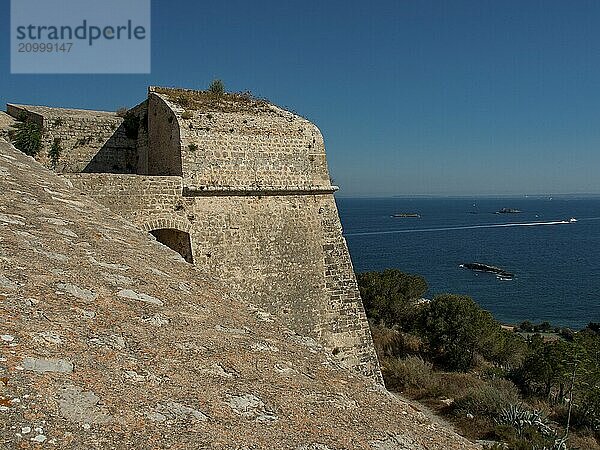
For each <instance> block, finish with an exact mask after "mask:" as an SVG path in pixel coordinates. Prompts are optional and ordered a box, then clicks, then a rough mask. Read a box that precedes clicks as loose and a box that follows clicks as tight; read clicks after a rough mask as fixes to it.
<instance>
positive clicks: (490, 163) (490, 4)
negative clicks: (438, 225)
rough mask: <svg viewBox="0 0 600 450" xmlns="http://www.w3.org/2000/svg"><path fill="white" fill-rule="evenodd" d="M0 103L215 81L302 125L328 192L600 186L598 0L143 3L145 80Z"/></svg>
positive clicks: (5, 38) (24, 85)
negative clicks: (308, 129)
mask: <svg viewBox="0 0 600 450" xmlns="http://www.w3.org/2000/svg"><path fill="white" fill-rule="evenodd" d="M1 5H2V6H1V8H2V10H1V11H0V27H1V29H3V30H5V32H4V33H1V34H0V36H1V37H0V40H2V42H0V45H2V46H3V48H4V50H3V51H2V52H1V53H0V102H2V103H3V104H4V103H6V102H7V101H12V102H19V103H32V104H46V105H55V106H70V107H79V108H90V109H106V110H116V109H117V108H118V107H120V106H133V105H135V104H137V103H138V102H139V101H141V100H142V99H143V98H144V96H145V94H146V86H148V85H169V86H182V87H189V88H205V87H206V86H207V85H208V84H209V83H210V81H211V80H212V79H214V78H221V79H223V80H224V82H225V84H226V87H227V89H228V90H232V91H245V90H250V91H252V92H253V93H255V94H256V95H258V96H263V97H267V98H269V99H270V100H271V101H273V102H274V103H277V104H279V105H282V106H285V107H288V108H290V109H292V110H295V111H297V112H299V113H301V114H302V115H304V116H305V117H307V118H309V119H310V120H312V121H313V122H315V123H316V124H317V125H318V126H319V128H320V129H321V131H322V132H323V135H324V137H325V142H326V147H327V153H328V159H329V164H330V170H331V172H332V176H333V178H334V179H335V181H336V183H337V184H339V185H340V186H341V188H342V191H341V192H340V195H344V196H354V195H361V196H362V195H378V196H381V195H413V194H435V195H472V194H525V193H530V194H532V193H600V176H599V175H598V171H599V168H600V151H599V150H600V126H599V125H600V123H599V119H600V115H599V111H600V26H599V24H600V2H598V1H595V0H577V1H572V0H564V1H555V0H539V1H533V0H531V1H530V0H519V1H513V0H496V1H489V0H472V1H466V0H464V1H463V0H454V1H443V0H437V1H433V0H418V1H417V0H395V1H374V2H365V1H360V2H359V1H353V0H346V1H337V0H329V1H323V0H321V1H312V0H306V1H304V2H282V1H281V0H279V1H270V0H269V1H260V0H255V1H252V2H249V1H226V2H198V1H183V0H179V1H177V2H167V1H158V0H156V1H153V2H152V73H151V74H150V75H11V74H10V61H9V56H8V48H9V45H10V44H9V35H8V29H9V2H8V1H7V0H2V4H1Z"/></svg>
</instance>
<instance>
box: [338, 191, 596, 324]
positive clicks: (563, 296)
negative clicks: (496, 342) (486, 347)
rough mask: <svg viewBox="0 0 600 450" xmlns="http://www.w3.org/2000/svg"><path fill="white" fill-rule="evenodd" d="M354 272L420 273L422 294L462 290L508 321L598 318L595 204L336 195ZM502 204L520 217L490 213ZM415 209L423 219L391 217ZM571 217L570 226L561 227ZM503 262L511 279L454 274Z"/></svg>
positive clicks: (566, 321) (578, 321) (590, 200)
mask: <svg viewBox="0 0 600 450" xmlns="http://www.w3.org/2000/svg"><path fill="white" fill-rule="evenodd" d="M337 203H338V208H339V212H340V217H341V220H342V225H343V228H344V236H345V237H346V240H347V243H348V247H349V249H350V254H351V257H352V261H353V264H354V268H355V270H356V271H357V272H365V271H372V270H383V269H386V268H398V269H400V270H402V271H404V272H408V273H415V274H420V275H423V276H424V277H425V278H426V279H427V282H428V284H429V292H428V293H427V295H426V297H428V298H431V297H433V296H434V295H436V294H438V293H444V292H449V293H455V294H466V295H469V296H471V297H472V298H474V299H475V300H476V301H477V302H478V303H479V304H480V305H481V306H482V307H483V308H484V309H487V310H488V311H490V312H492V313H493V314H494V316H495V317H496V319H498V320H500V321H502V322H505V323H520V322H522V321H524V320H529V321H532V322H536V323H537V322H541V321H549V322H550V323H552V324H553V325H560V326H567V327H571V328H575V329H579V328H582V327H584V326H585V325H586V324H587V323H589V322H600V199H598V198H586V199H576V198H551V197H546V198H534V199H532V198H517V199H515V198H502V199H499V198H489V199H483V198H476V199H469V198H380V199H373V198H369V199H364V198H361V199H359V198H338V199H337ZM501 208H513V209H518V210H521V211H522V212H521V213H519V214H495V212H496V211H498V210H500V209H501ZM395 213H418V214H420V216H421V217H420V218H393V217H391V215H392V214H395ZM570 218H576V219H577V222H575V223H563V222H565V221H568V220H569V219H570ZM467 262H480V263H484V264H490V265H494V266H499V267H501V268H503V269H505V270H507V271H508V272H511V273H514V274H515V278H514V279H513V280H512V281H502V280H499V279H497V278H496V277H495V276H494V275H492V274H487V273H482V272H473V271H470V270H468V269H463V268H460V267H459V265H460V264H462V263H467Z"/></svg>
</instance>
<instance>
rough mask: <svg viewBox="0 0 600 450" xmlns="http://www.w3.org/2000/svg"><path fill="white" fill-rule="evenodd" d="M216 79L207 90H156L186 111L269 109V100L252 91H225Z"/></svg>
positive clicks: (253, 110)
mask: <svg viewBox="0 0 600 450" xmlns="http://www.w3.org/2000/svg"><path fill="white" fill-rule="evenodd" d="M219 82H220V80H215V81H214V82H213V83H212V84H211V86H210V87H209V89H208V90H206V91H192V90H187V89H178V88H163V87H157V88H155V90H154V92H156V93H157V94H162V95H165V96H166V97H167V98H168V99H169V100H170V101H171V102H173V103H175V104H177V105H179V106H180V107H182V108H184V109H185V110H186V111H188V112H189V111H200V112H239V111H248V112H260V111H268V110H269V108H268V106H269V101H268V100H266V99H261V98H256V97H254V96H253V95H252V94H251V93H250V92H225V87H224V85H223V84H222V82H220V83H219Z"/></svg>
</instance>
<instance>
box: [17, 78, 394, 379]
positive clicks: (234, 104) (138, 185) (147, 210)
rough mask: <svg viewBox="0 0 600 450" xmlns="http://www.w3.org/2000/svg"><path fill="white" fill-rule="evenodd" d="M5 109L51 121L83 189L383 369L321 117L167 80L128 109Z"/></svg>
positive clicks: (353, 363) (238, 289)
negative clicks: (313, 118)
mask: <svg viewBox="0 0 600 450" xmlns="http://www.w3.org/2000/svg"><path fill="white" fill-rule="evenodd" d="M7 113H8V114H10V115H11V116H13V117H14V118H19V119H20V120H29V121H34V122H36V123H38V124H39V125H40V126H41V127H42V128H43V138H42V144H43V146H42V151H41V152H40V155H41V156H40V157H39V158H37V159H38V160H39V161H40V162H41V163H43V164H44V165H46V166H47V167H49V168H52V169H53V170H55V171H56V172H58V173H60V174H62V175H63V176H64V177H66V178H68V179H69V180H70V182H71V183H72V184H73V186H74V188H76V189H78V190H79V191H80V192H81V193H82V194H83V195H87V196H90V197H92V198H93V199H95V200H97V201H99V202H100V203H102V204H104V205H105V206H107V207H109V208H110V209H111V210H113V211H114V212H116V213H118V214H119V215H121V216H122V217H124V218H126V219H127V220H129V221H131V222H133V223H134V224H135V225H137V226H138V227H140V228H142V229H144V230H146V231H148V232H149V233H151V234H152V235H154V237H155V238H156V239H157V240H158V241H159V242H161V243H163V244H164V245H166V246H168V247H170V248H171V249H173V250H175V251H177V252H178V253H179V254H180V255H182V256H183V257H184V258H185V260H186V261H188V262H189V263H192V264H194V265H195V266H196V267H198V268H199V269H200V270H201V271H202V272H203V273H204V274H205V275H206V276H207V277H210V278H212V279H214V280H215V281H217V282H218V283H221V284H223V285H225V286H226V287H227V288H228V289H229V290H230V291H233V292H234V293H235V294H236V295H238V296H240V297H241V298H242V299H244V300H247V301H248V302H250V303H253V304H257V305H260V306H261V307H263V308H265V309H266V310H267V311H269V312H270V313H272V314H276V315H277V316H279V317H281V318H283V319H284V320H285V321H286V323H287V324H288V325H289V326H290V327H291V328H292V329H294V330H295V331H296V332H298V333H301V334H304V335H309V336H312V337H314V338H315V339H317V340H318V341H319V342H320V343H321V344H322V345H323V346H324V347H325V348H326V349H327V351H329V352H331V354H333V355H335V356H336V357H337V358H338V359H339V361H340V362H341V363H342V364H343V365H344V366H346V367H349V368H353V369H355V370H358V371H360V372H362V373H363V374H365V375H367V376H370V377H372V378H374V379H375V380H376V381H378V382H382V381H381V373H380V370H379V365H378V361H377V356H376V354H375V351H374V348H373V343H372V339H371V334H370V331H369V326H368V323H367V319H366V316H365V312H364V308H363V306H362V301H361V298H360V294H359V291H358V288H357V283H356V278H355V275H354V271H353V268H352V262H351V260H350V255H349V253H348V248H347V246H346V242H345V240H344V238H343V236H342V227H341V223H340V220H339V216H338V212H337V208H336V204H335V200H334V196H333V194H334V192H335V191H336V189H337V188H336V187H335V186H332V185H331V182H330V177H329V172H328V168H327V160H326V155H325V145H324V142H323V137H322V135H321V133H320V131H319V129H318V128H317V127H316V126H315V125H313V124H312V123H311V122H309V121H308V120H306V119H304V118H302V117H300V116H298V115H296V114H293V113H291V112H288V111H285V110H283V109H280V108H278V107H276V106H274V105H272V104H270V103H268V102H266V101H262V100H257V99H254V98H252V97H250V96H246V95H242V94H224V95H222V96H214V95H210V94H208V93H206V92H200V91H190V90H184V89H172V88H159V87H150V88H149V90H148V98H147V99H146V100H145V101H144V102H142V103H141V104H139V105H138V106H136V107H135V108H132V109H131V110H129V111H128V112H127V113H125V112H123V113H121V114H115V113H110V112H99V111H87V110H86V111H84V110H73V109H61V108H48V107H42V106H27V105H16V104H9V105H7ZM51 147H54V148H55V150H58V151H56V152H55V155H56V154H57V153H58V157H55V158H54V159H53V160H52V161H51V160H50V158H48V157H47V156H46V155H47V153H48V150H49V149H50V148H51Z"/></svg>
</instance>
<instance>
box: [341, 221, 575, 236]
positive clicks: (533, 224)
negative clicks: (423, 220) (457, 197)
mask: <svg viewBox="0 0 600 450" xmlns="http://www.w3.org/2000/svg"><path fill="white" fill-rule="evenodd" d="M582 220H584V219H582ZM545 225H572V224H571V223H570V222H569V221H568V220H555V221H552V222H525V223H523V222H512V223H494V224H487V225H465V226H459V227H443V228H414V229H410V230H389V231H363V232H356V233H345V234H344V236H371V235H378V234H400V233H430V232H435V231H453V230H475V229H479V228H505V227H539V226H545Z"/></svg>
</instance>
